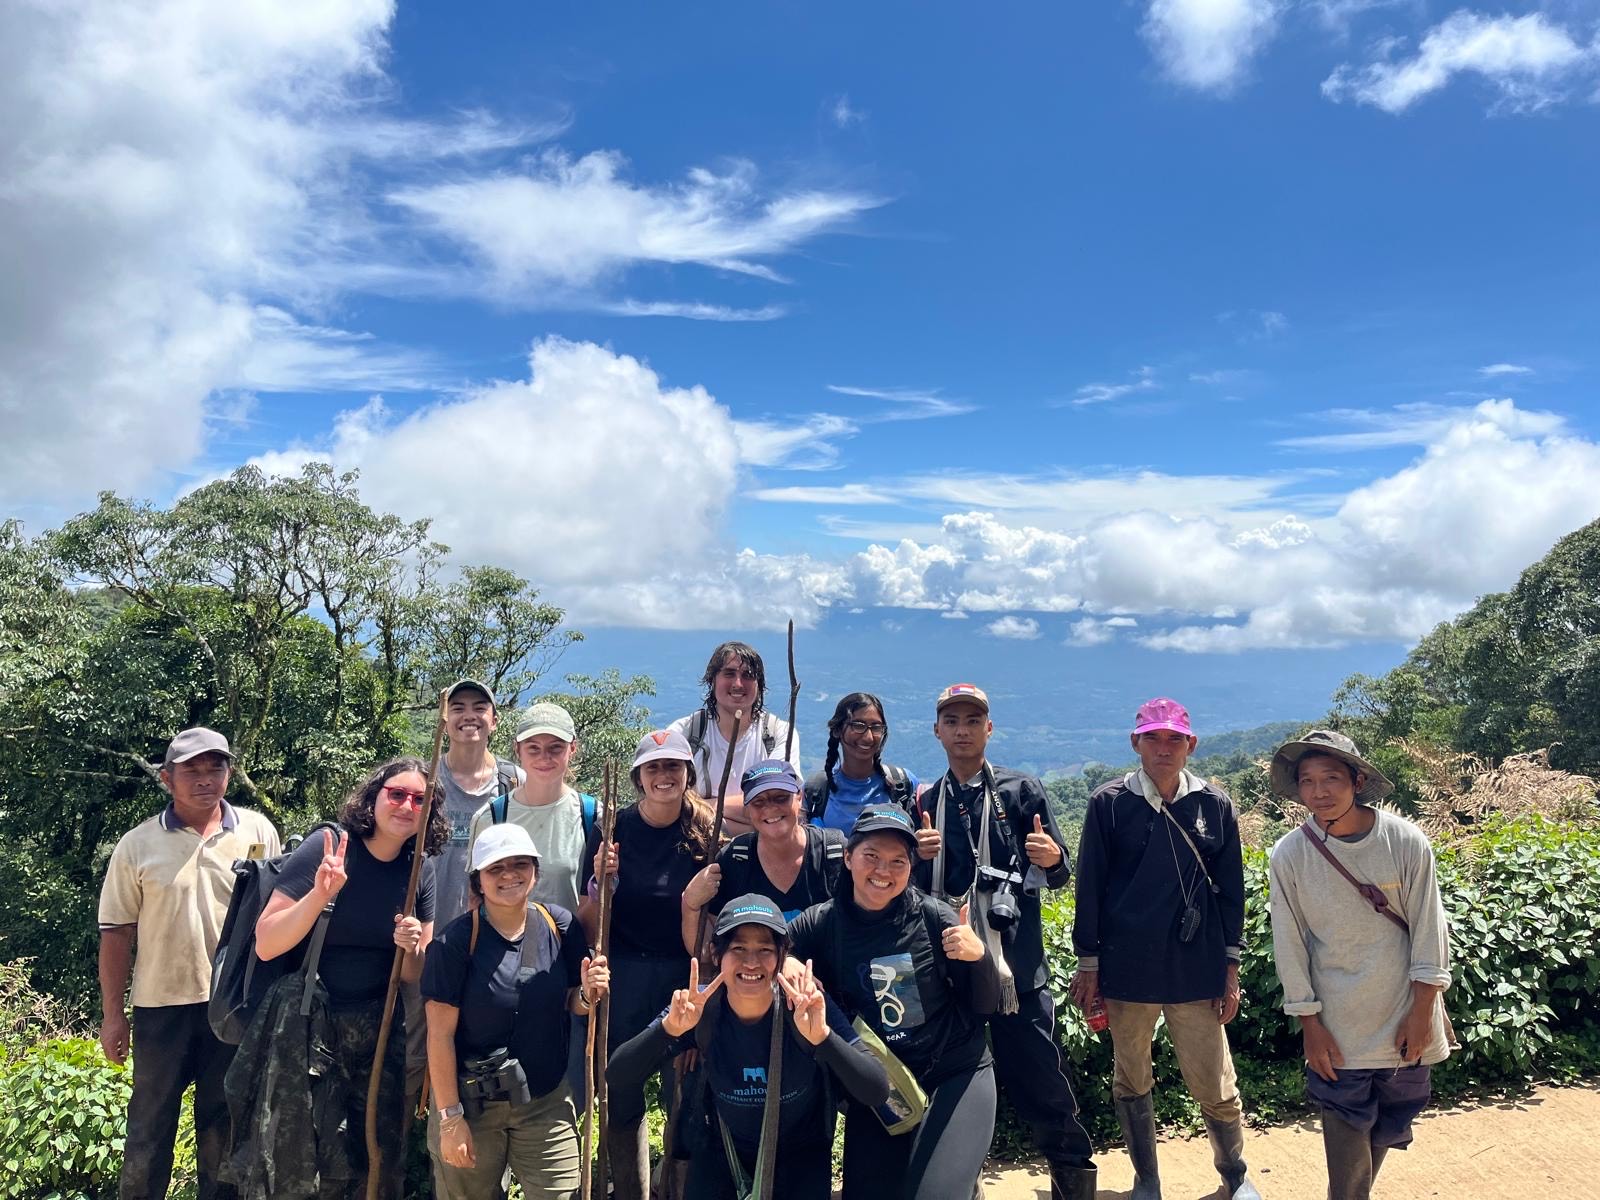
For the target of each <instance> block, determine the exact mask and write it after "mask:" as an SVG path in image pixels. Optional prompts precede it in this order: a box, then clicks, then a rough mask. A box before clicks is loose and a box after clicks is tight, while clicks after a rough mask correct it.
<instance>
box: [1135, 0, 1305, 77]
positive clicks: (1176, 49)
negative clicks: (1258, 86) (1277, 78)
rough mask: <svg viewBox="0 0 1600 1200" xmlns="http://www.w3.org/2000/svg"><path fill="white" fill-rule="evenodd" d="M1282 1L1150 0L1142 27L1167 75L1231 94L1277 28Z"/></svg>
mask: <svg viewBox="0 0 1600 1200" xmlns="http://www.w3.org/2000/svg"><path fill="white" fill-rule="evenodd" d="M1281 8H1282V4H1281V3H1280V2H1279V0H1151V4H1150V7H1149V9H1148V11H1147V12H1146V14H1145V20H1144V26H1143V29H1142V32H1143V34H1144V37H1145V40H1146V41H1147V42H1148V43H1149V44H1150V48H1151V50H1152V51H1153V52H1154V53H1155V56H1156V61H1157V62H1158V63H1160V64H1161V69H1162V71H1163V72H1164V73H1165V74H1166V75H1167V76H1168V78H1170V79H1172V80H1174V81H1175V82H1177V83H1181V84H1183V85H1185V86H1187V87H1192V88H1195V89H1197V90H1199V91H1206V92H1215V93H1219V94H1226V93H1228V92H1230V91H1232V90H1233V89H1234V88H1235V87H1236V86H1237V85H1238V84H1239V82H1240V81H1241V80H1242V79H1243V78H1244V76H1245V74H1246V72H1247V71H1248V69H1249V66H1250V61H1251V59H1253V58H1254V57H1255V56H1256V55H1257V54H1258V53H1260V51H1261V50H1262V49H1263V48H1264V47H1265V46H1266V44H1267V42H1268V41H1270V40H1271V38H1272V35H1273V33H1274V32H1276V29H1277V23H1278V14H1279V11H1280V9H1281Z"/></svg>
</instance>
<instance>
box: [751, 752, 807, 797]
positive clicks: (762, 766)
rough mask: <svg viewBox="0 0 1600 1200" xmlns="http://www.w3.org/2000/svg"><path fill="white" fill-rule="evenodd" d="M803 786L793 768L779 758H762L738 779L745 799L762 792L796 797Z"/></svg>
mask: <svg viewBox="0 0 1600 1200" xmlns="http://www.w3.org/2000/svg"><path fill="white" fill-rule="evenodd" d="M803 786H804V785H803V784H802V783H801V782H800V776H798V775H797V774H795V770H794V768H793V767H792V766H790V765H789V764H788V762H786V761H785V760H784V759H781V758H764V759H762V760H761V761H760V762H758V763H756V765H755V766H753V767H751V768H750V769H749V770H748V771H746V772H745V773H744V774H743V775H741V776H740V777H739V790H740V791H741V792H743V793H744V794H745V795H746V796H747V797H748V796H759V795H760V794H761V793H762V792H789V793H791V794H796V795H797V794H799V792H800V790H801V788H802V787H803Z"/></svg>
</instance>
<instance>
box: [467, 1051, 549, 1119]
mask: <svg viewBox="0 0 1600 1200" xmlns="http://www.w3.org/2000/svg"><path fill="white" fill-rule="evenodd" d="M457 1082H458V1083H459V1085H460V1088H461V1103H462V1105H463V1106H464V1107H465V1109H466V1111H467V1112H468V1113H469V1114H471V1115H473V1116H476V1115H477V1114H478V1113H481V1112H482V1111H483V1106H484V1105H485V1104H487V1103H489V1102H490V1101H494V1100H509V1101H510V1102H511V1103H512V1104H526V1103H528V1101H530V1100H532V1099H533V1093H532V1091H530V1090H529V1088H528V1077H527V1075H526V1074H524V1073H523V1070H522V1064H521V1063H520V1062H518V1061H517V1060H516V1059H514V1058H512V1057H511V1054H510V1052H509V1051H507V1050H504V1049H500V1050H494V1051H491V1052H490V1053H488V1054H485V1055H484V1056H483V1057H482V1058H469V1059H467V1060H466V1061H465V1062H463V1063H462V1064H461V1075H460V1078H459V1080H458V1081H457Z"/></svg>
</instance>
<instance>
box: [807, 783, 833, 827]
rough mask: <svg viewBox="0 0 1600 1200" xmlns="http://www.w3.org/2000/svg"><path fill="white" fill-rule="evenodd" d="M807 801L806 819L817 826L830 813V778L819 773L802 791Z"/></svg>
mask: <svg viewBox="0 0 1600 1200" xmlns="http://www.w3.org/2000/svg"><path fill="white" fill-rule="evenodd" d="M802 794H803V795H804V796H805V800H806V819H807V820H808V821H811V822H812V823H813V824H815V823H816V822H817V821H818V820H820V819H821V818H822V814H823V813H825V812H827V811H828V777H827V776H826V775H825V774H823V773H822V772H821V771H817V772H816V773H815V774H813V775H812V776H811V778H810V779H808V780H806V782H805V786H804V788H803V789H802Z"/></svg>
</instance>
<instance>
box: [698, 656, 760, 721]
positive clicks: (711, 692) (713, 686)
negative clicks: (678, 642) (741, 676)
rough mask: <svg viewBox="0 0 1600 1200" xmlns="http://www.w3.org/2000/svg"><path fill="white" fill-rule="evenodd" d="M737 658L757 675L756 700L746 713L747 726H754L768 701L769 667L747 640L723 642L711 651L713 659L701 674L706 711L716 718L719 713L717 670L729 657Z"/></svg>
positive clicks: (720, 668) (751, 672)
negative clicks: (704, 689)
mask: <svg viewBox="0 0 1600 1200" xmlns="http://www.w3.org/2000/svg"><path fill="white" fill-rule="evenodd" d="M730 656H732V657H734V658H737V659H738V660H739V662H740V664H741V665H743V666H744V667H746V668H748V669H749V671H750V674H752V675H754V676H755V677H756V700H755V703H754V704H752V705H751V706H750V711H749V712H748V713H746V714H745V718H746V719H745V728H747V729H748V728H750V727H751V726H753V725H754V724H755V722H756V720H757V718H759V717H760V716H761V713H762V711H763V709H764V707H765V705H766V701H767V668H766V664H764V663H763V662H762V661H761V655H759V654H757V653H756V650H755V647H754V646H752V645H750V644H749V643H747V642H723V643H722V645H720V646H718V647H717V648H716V649H715V650H713V651H712V652H711V660H710V661H709V662H707V663H706V673H705V674H704V675H702V676H700V682H701V683H703V684H705V688H706V699H705V706H706V712H708V713H710V714H711V716H712V718H713V719H715V718H716V715H717V672H718V671H720V670H722V668H723V666H724V665H725V664H726V662H727V660H728V658H729V657H730Z"/></svg>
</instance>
